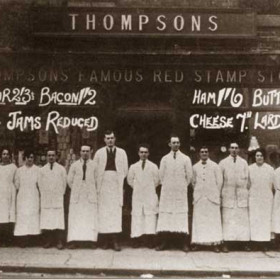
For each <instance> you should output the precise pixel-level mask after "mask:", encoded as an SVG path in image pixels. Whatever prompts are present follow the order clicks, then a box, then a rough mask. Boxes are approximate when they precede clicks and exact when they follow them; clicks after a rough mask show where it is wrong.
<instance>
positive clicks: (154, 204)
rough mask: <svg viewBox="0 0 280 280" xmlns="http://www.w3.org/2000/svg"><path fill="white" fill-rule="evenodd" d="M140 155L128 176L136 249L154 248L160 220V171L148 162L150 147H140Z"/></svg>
mask: <svg viewBox="0 0 280 280" xmlns="http://www.w3.org/2000/svg"><path fill="white" fill-rule="evenodd" d="M138 155H139V158H140V159H139V161H138V162H136V163H134V164H132V165H131V166H130V168H129V171H128V175H127V182H128V184H129V185H130V186H131V187H132V188H133V194H132V212H131V235H130V236H131V237H132V238H133V239H134V244H133V247H134V248H137V247H139V246H140V245H142V244H143V243H144V245H145V246H146V247H148V248H153V247H154V244H155V234H156V226H157V218H158V197H157V194H156V187H157V186H158V185H159V170H158V167H157V165H156V164H154V163H153V162H151V161H150V160H148V157H149V146H148V145H146V144H141V145H139V148H138Z"/></svg>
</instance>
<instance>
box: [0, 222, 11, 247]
mask: <svg viewBox="0 0 280 280" xmlns="http://www.w3.org/2000/svg"><path fill="white" fill-rule="evenodd" d="M13 231H14V224H13V223H0V246H10V245H12V243H13Z"/></svg>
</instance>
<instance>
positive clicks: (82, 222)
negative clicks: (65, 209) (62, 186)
mask: <svg viewBox="0 0 280 280" xmlns="http://www.w3.org/2000/svg"><path fill="white" fill-rule="evenodd" d="M80 155H81V158H80V159H79V160H77V161H76V162H74V163H73V164H72V165H71V167H70V170H69V173H68V176H67V181H68V185H69V187H70V189H71V195H70V205H69V219H68V236H67V241H68V242H70V244H69V246H68V248H69V249H75V248H76V247H77V246H78V245H81V243H80V242H81V241H82V242H88V243H90V245H89V246H90V247H91V248H92V249H94V248H95V247H96V243H95V242H96V241H97V234H98V228H97V192H96V182H95V178H94V163H93V160H91V159H90V147H89V146H82V147H81V151H80ZM78 242H79V243H78Z"/></svg>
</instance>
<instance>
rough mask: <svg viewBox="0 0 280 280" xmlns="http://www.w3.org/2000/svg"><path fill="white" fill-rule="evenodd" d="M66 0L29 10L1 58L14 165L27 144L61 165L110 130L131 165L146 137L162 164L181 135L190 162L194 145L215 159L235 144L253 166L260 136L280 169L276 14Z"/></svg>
mask: <svg viewBox="0 0 280 280" xmlns="http://www.w3.org/2000/svg"><path fill="white" fill-rule="evenodd" d="M64 2H65V1H64ZM64 2H63V5H61V6H59V7H58V6H57V5H55V6H54V7H52V6H51V7H47V6H45V5H41V6H36V5H35V6H32V7H30V8H29V9H28V12H26V15H27V16H26V18H28V23H29V26H31V28H30V29H29V32H27V33H28V34H27V35H26V36H28V40H29V46H28V47H27V48H25V49H13V50H8V51H7V50H6V49H3V50H2V52H1V54H0V59H1V69H0V81H1V90H0V103H1V105H0V106H1V116H0V118H1V127H0V129H1V133H0V135H1V136H0V137H1V139H0V141H1V144H2V145H9V146H11V148H12V150H13V152H14V160H15V161H16V162H17V163H18V164H19V165H20V164H21V163H22V159H21V155H22V151H23V150H24V149H26V148H30V147H33V148H34V150H35V151H36V152H37V163H38V164H44V163H45V153H46V149H47V147H49V146H52V147H54V148H56V149H57V150H58V152H59V161H60V162H61V163H62V164H64V165H65V167H66V168H67V169H68V168H69V166H70V164H71V163H72V162H73V161H74V160H75V159H77V158H78V156H79V149H80V146H81V145H82V144H88V145H90V146H91V147H92V149H93V153H94V152H95V151H96V149H97V148H99V147H100V146H102V145H103V132H104V130H106V129H113V130H114V131H115V132H116V135H117V143H118V145H119V146H121V147H122V148H124V149H125V150H126V151H127V154H128V158H129V163H130V164H132V163H133V162H135V161H136V160H137V158H138V156H137V145H138V144H139V143H142V142H147V143H148V144H150V146H151V156H150V158H151V160H153V161H154V162H156V163H157V164H159V161H160V159H161V157H162V156H163V155H164V154H166V153H167V152H168V150H169V148H168V145H167V142H168V138H169V135H170V134H171V133H176V134H178V135H179V136H180V138H181V143H182V150H183V151H184V152H186V153H187V154H189V155H190V156H191V158H192V161H193V163H195V162H196V161H197V159H198V157H197V156H198V155H197V154H198V149H199V147H200V146H201V145H206V146H208V147H209V149H210V152H211V154H210V156H211V157H212V159H213V160H215V161H217V162H218V161H219V160H221V159H222V158H224V157H225V156H226V155H227V146H228V144H229V143H230V141H236V142H238V143H239V145H240V147H241V155H242V156H243V157H244V158H246V159H248V161H250V160H251V159H250V149H249V148H250V145H251V146H252V141H251V140H252V139H253V142H254V139H255V138H254V137H256V139H257V141H258V144H259V145H260V146H261V147H264V148H266V150H267V151H268V158H267V161H268V162H269V163H271V164H272V165H273V166H274V167H276V166H279V160H278V153H279V145H280V142H279V138H278V136H279V129H280V110H279V105H280V90H279V88H280V67H279V55H278V52H279V48H278V47H277V38H278V37H277V32H278V29H277V28H278V25H279V23H278V21H279V18H278V16H277V15H274V16H271V17H268V16H267V15H260V14H259V13H258V11H257V10H256V9H243V8H242V5H241V4H240V3H241V1H220V2H219V1H217V2H216V6H215V7H211V5H210V4H209V6H208V7H205V6H203V5H202V4H201V5H202V6H201V7H199V6H195V7H192V6H191V3H190V2H191V1H186V2H188V3H189V4H190V5H189V6H188V5H187V4H186V3H185V6H183V7H174V6H173V5H172V3H170V4H169V5H170V6H169V7H159V5H155V3H154V4H153V5H151V6H152V7H150V6H149V4H147V3H146V6H142V7H140V8H139V3H133V1H130V5H129V6H128V7H126V6H125V4H126V3H123V2H125V1H119V2H116V3H115V2H114V1H111V2H109V1H100V5H99V6H98V7H93V6H92V5H90V4H89V3H90V2H89V1H85V3H84V5H83V7H80V6H79V5H77V3H76V2H75V1H72V2H71V1H68V2H67V1H66V2H65V3H64ZM127 2H128V1H127ZM155 2H157V1H155ZM218 2H219V3H220V4H217V3H218ZM75 3H76V4H75ZM209 3H210V2H209ZM177 4H178V3H177ZM118 5H119V6H118ZM272 19H273V20H272ZM279 26H280V25H279ZM248 149H249V151H248ZM127 200H129V199H127ZM127 209H129V201H128V202H127Z"/></svg>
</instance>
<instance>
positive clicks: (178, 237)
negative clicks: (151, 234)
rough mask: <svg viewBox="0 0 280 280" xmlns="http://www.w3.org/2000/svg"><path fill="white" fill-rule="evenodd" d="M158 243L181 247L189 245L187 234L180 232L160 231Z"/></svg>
mask: <svg viewBox="0 0 280 280" xmlns="http://www.w3.org/2000/svg"><path fill="white" fill-rule="evenodd" d="M158 236H159V242H160V244H165V245H168V246H172V245H173V246H176V247H180V248H181V247H183V246H186V245H187V246H188V245H189V236H188V234H187V233H182V232H160V233H159V234H158Z"/></svg>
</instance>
